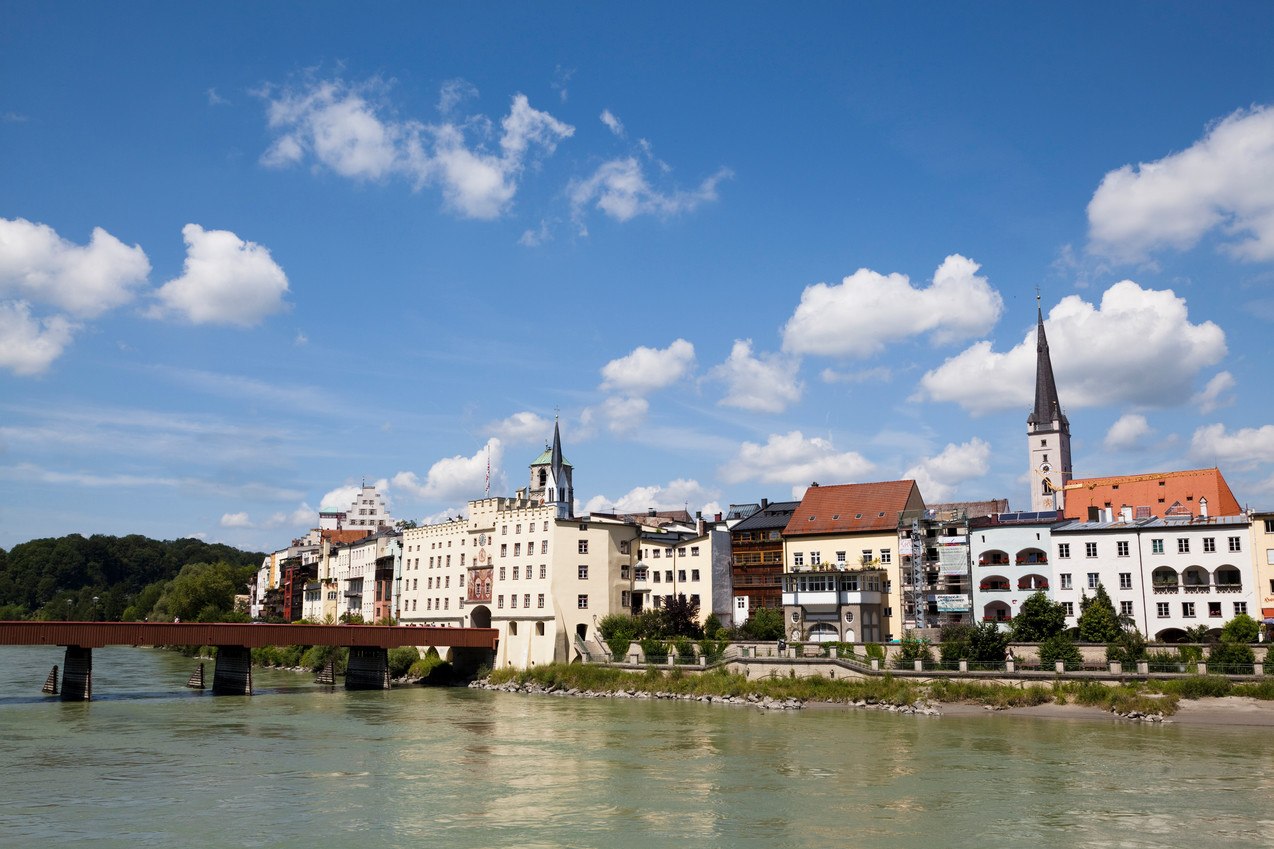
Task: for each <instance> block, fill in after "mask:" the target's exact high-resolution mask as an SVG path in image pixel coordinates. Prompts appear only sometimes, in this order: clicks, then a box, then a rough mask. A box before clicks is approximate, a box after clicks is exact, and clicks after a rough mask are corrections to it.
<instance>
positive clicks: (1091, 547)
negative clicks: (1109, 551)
mask: <svg viewBox="0 0 1274 849" xmlns="http://www.w3.org/2000/svg"><path fill="white" fill-rule="evenodd" d="M1084 556H1085V557H1096V556H1097V543H1095V542H1086V543H1084Z"/></svg>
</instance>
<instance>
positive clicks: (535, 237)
mask: <svg viewBox="0 0 1274 849" xmlns="http://www.w3.org/2000/svg"><path fill="white" fill-rule="evenodd" d="M552 238H553V231H552V230H550V229H549V223H548V222H547V221H545V220H544V219H541V220H540V226H539V227H538V228H537V229H534V230H523V231H522V235H521V236H520V237H518V244H519V245H521V246H522V247H524V248H538V247H539V246H540V245H542V244H544V243H545V242H547V241H549V240H550V239H552Z"/></svg>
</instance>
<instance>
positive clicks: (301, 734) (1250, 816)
mask: <svg viewBox="0 0 1274 849" xmlns="http://www.w3.org/2000/svg"><path fill="white" fill-rule="evenodd" d="M61 662H62V656H61V650H59V649H52V648H5V649H0V741H2V744H0V794H2V796H3V805H2V806H0V847H50V846H69V845H75V846H92V847H145V846H164V847H169V846H171V847H185V846H199V847H410V846H431V847H433V846H437V847H456V849H465V848H466V847H504V846H508V847H643V849H647V847H674V846H675V847H695V849H708V848H709V847H754V846H755V847H893V848H894V849H906V847H931V848H932V849H951V848H952V847H993V846H1005V845H1012V846H1024V847H1037V846H1038V847H1064V846H1085V847H1088V846H1094V847H1105V846H1110V847H1163V846H1181V847H1192V849H1207V848H1208V847H1236V846H1261V847H1264V846H1272V845H1274V813H1272V812H1271V805H1272V802H1274V795H1272V794H1274V779H1272V778H1271V772H1272V770H1274V735H1270V734H1268V733H1266V732H1263V731H1262V730H1260V729H1215V728H1207V729H1203V728H1191V727H1184V726H1177V725H1164V726H1158V725H1139V724H1134V723H1127V722H1120V721H1116V720H1113V719H1112V720H1105V719H1103V720H1091V719H1076V720H1044V719H1034V718H1022V717H1010V716H1003V715H997V716H972V717H923V716H898V715H893V714H886V713H878V712H873V711H855V710H852V709H846V710H840V709H834V710H825V709H818V710H803V711H791V712H762V711H760V710H757V709H755V708H746V707H735V706H725V705H706V704H698V703H676V702H646V701H629V700H586V699H572V698H562V697H550V696H526V695H513V694H506V693H489V692H483V691H477V690H467V689H423V688H403V689H396V690H392V691H389V692H371V693H367V692H361V693H346V692H345V691H344V690H340V689H337V690H325V689H322V688H319V687H316V686H314V685H312V684H310V679H309V677H307V676H303V675H298V674H295V673H288V672H259V673H258V674H257V676H256V686H257V691H258V692H257V695H254V696H252V697H218V698H214V697H213V696H211V695H206V694H202V693H198V692H193V691H187V690H185V689H184V688H183V687H182V685H183V684H184V683H185V680H186V677H187V676H188V675H189V674H190V672H191V670H192V669H193V668H194V666H195V661H192V660H189V659H187V658H182V657H180V656H177V655H175V654H171V653H167V652H162V651H157V650H151V649H125V648H119V649H98V650H95V651H94V693H95V698H94V701H92V702H90V703H78V704H77V703H62V702H60V701H58V700H56V699H53V698H48V697H42V696H41V695H40V694H39V689H40V685H41V684H42V683H43V681H44V678H45V676H46V675H47V674H48V671H49V667H51V666H52V665H53V664H55V663H57V664H61ZM211 671H212V670H211V664H209V667H208V673H209V676H211Z"/></svg>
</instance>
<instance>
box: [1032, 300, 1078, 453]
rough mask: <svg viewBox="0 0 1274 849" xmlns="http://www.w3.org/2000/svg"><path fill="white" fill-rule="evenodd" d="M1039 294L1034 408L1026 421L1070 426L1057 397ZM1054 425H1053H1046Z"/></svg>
mask: <svg viewBox="0 0 1274 849" xmlns="http://www.w3.org/2000/svg"><path fill="white" fill-rule="evenodd" d="M1039 299H1040V296H1039V294H1038V293H1037V294H1036V295H1035V313H1036V325H1035V409H1034V410H1032V411H1031V414H1030V416H1028V417H1027V419H1026V423H1027V424H1028V425H1031V426H1032V427H1033V428H1036V429H1038V428H1047V429H1049V430H1058V429H1061V428H1066V429H1069V428H1070V422H1068V421H1067V420H1066V414H1065V413H1063V412H1062V403H1061V401H1059V400H1058V398H1057V381H1056V380H1055V379H1054V378H1053V360H1052V358H1050V357H1049V355H1048V337H1047V336H1045V335H1044V310H1043V309H1042V308H1041V307H1040V305H1039ZM1049 425H1054V427H1051V428H1050V427H1048V426H1049Z"/></svg>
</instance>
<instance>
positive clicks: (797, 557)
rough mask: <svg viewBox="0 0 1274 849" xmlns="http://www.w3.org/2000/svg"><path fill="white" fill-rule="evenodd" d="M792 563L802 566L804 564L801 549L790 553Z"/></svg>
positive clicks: (803, 554)
mask: <svg viewBox="0 0 1274 849" xmlns="http://www.w3.org/2000/svg"><path fill="white" fill-rule="evenodd" d="M792 565H793V566H804V565H805V552H803V551H797V552H794V553H793V554H792Z"/></svg>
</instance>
